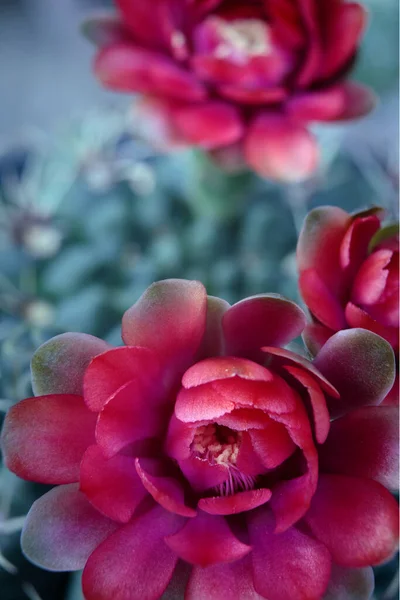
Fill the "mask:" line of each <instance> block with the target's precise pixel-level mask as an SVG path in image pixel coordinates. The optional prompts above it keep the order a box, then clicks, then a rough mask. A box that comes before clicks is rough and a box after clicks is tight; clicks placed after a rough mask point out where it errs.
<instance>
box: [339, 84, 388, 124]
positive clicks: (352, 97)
mask: <svg viewBox="0 0 400 600" xmlns="http://www.w3.org/2000/svg"><path fill="white" fill-rule="evenodd" d="M342 89H343V94H344V108H343V112H342V113H341V114H340V116H339V117H338V118H337V119H336V120H338V121H348V120H352V119H358V118H359V117H364V116H365V115H368V114H369V113H370V112H371V111H372V110H373V109H374V108H375V106H376V104H377V102H378V99H377V97H376V95H375V94H374V92H373V91H372V90H371V89H369V88H368V87H366V86H364V85H362V84H361V83H356V82H354V81H346V82H345V83H344V84H343V87H342Z"/></svg>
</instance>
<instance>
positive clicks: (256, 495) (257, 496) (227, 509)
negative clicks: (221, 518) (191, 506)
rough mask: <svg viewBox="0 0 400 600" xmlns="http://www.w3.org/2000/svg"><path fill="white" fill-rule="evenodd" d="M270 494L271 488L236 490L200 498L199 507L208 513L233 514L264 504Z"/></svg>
mask: <svg viewBox="0 0 400 600" xmlns="http://www.w3.org/2000/svg"><path fill="white" fill-rule="evenodd" d="M271 495H272V494H271V490H267V489H259V490H248V491H245V492H237V493H236V494H233V495H232V496H213V497H212V498H201V500H199V508H200V509H201V510H203V511H204V512H206V513H209V514H210V515H235V514H238V513H241V512H245V511H248V510H253V508H257V507H258V506H261V505H262V504H265V503H266V502H268V500H269V499H270V498H271Z"/></svg>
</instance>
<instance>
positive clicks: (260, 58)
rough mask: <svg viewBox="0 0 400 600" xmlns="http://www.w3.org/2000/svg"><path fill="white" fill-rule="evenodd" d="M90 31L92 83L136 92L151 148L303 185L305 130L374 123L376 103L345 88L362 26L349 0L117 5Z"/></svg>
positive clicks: (312, 152)
mask: <svg viewBox="0 0 400 600" xmlns="http://www.w3.org/2000/svg"><path fill="white" fill-rule="evenodd" d="M116 3H117V6H118V9H119V13H118V16H115V17H101V18H98V19H96V18H95V19H93V20H90V21H89V22H88V23H87V24H86V32H87V34H88V36H89V37H90V38H91V39H93V40H94V41H95V42H96V43H97V44H99V45H100V48H101V49H100V51H99V53H98V54H97V57H96V61H95V73H96V75H97V76H98V78H99V79H100V81H101V82H102V83H103V84H104V85H105V86H106V87H109V88H112V89H114V90H118V91H122V92H140V93H141V94H143V95H144V96H145V98H146V100H145V102H144V103H142V105H141V109H142V110H143V111H144V112H145V113H146V114H148V113H151V114H153V116H155V115H157V116H156V117H155V118H153V121H152V123H153V125H152V131H151V132H148V134H149V135H151V136H152V138H153V139H154V138H157V139H158V140H160V139H164V141H165V143H167V144H169V145H181V144H189V145H195V146H200V147H202V148H205V149H207V150H212V151H215V150H219V149H222V150H223V152H224V155H226V154H227V148H230V147H232V148H235V150H234V152H233V151H232V152H233V153H234V154H235V155H236V156H237V154H238V152H239V153H243V156H244V160H245V161H246V162H247V163H248V165H249V166H250V167H252V168H253V169H254V170H256V171H257V172H258V173H260V174H261V175H263V176H265V177H270V178H273V179H281V180H285V181H298V180H300V179H304V178H306V177H308V176H309V175H310V174H311V173H312V172H313V171H314V170H315V168H316V166H317V163H318V148H317V143H316V141H315V139H314V137H313V136H312V135H311V133H310V132H309V130H308V125H309V124H310V123H312V122H315V121H338V120H339V121H340V120H343V119H352V118H354V117H358V116H361V115H363V114H366V113H368V112H369V111H370V110H371V108H372V107H373V105H374V99H373V95H372V93H371V92H370V91H369V90H368V89H366V88H364V87H363V86H361V85H359V84H356V83H349V82H348V81H346V76H347V75H348V73H349V71H350V69H351V67H352V65H353V63H354V61H355V58H356V53H357V49H358V45H359V42H360V38H361V36H362V34H363V31H364V28H365V23H366V12H365V10H364V8H363V7H362V6H361V5H360V4H357V3H355V2H344V1H342V0H338V1H332V0H322V1H319V0H307V2H304V1H302V0H294V1H289V0H282V1H281V2H275V1H274V0H258V1H255V2H251V3H250V4H249V3H248V2H240V1H237V0H216V1H213V2H209V1H201V0H157V2H152V3H149V2H148V1H147V0H135V1H132V0H117V2H116Z"/></svg>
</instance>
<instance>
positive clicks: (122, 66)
mask: <svg viewBox="0 0 400 600" xmlns="http://www.w3.org/2000/svg"><path fill="white" fill-rule="evenodd" d="M94 72H95V74H96V76H97V77H98V79H99V80H100V81H101V83H102V84H103V85H104V86H105V87H108V88H111V89H113V90H118V91H120V92H141V93H145V94H154V95H158V94H159V95H162V96H165V97H166V98H173V99H175V100H185V101H191V102H196V101H200V100H204V99H205V98H206V97H207V91H206V89H205V87H204V86H203V84H202V83H200V82H199V81H198V80H197V79H196V78H195V77H194V76H193V75H192V74H191V73H190V72H189V71H185V70H184V69H182V68H181V67H179V66H178V65H177V64H175V63H174V62H173V61H172V60H170V59H169V58H167V57H166V56H164V55H163V54H159V53H158V52H153V51H151V50H144V49H143V48H140V47H138V46H134V45H132V44H130V43H125V42H120V43H116V44H112V45H111V46H107V47H105V48H103V49H102V50H100V51H99V53H98V54H97V57H96V61H95V64H94Z"/></svg>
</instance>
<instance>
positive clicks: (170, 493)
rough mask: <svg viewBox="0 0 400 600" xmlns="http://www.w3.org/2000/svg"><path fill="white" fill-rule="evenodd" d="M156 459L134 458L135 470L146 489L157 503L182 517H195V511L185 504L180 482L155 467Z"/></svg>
mask: <svg viewBox="0 0 400 600" xmlns="http://www.w3.org/2000/svg"><path fill="white" fill-rule="evenodd" d="M155 466H156V467H157V461H154V460H152V461H151V460H148V459H147V460H143V459H142V460H140V459H138V458H137V459H136V471H137V473H138V475H139V477H140V479H141V481H142V484H143V485H144V487H145V488H146V490H147V491H148V492H149V494H151V495H152V496H153V498H154V500H155V501H156V502H158V504H161V506H163V507H164V508H165V509H167V510H169V511H171V512H173V513H176V514H177V515H181V516H182V517H195V516H196V511H195V510H193V509H192V508H190V507H189V506H187V505H186V504H185V494H184V489H183V486H182V484H181V483H180V482H179V481H178V480H177V479H175V478H173V477H167V476H165V475H164V474H163V473H162V472H160V471H159V470H158V469H157V468H156V469H155V468H154V467H155Z"/></svg>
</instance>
